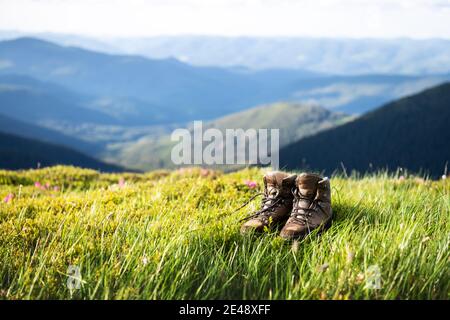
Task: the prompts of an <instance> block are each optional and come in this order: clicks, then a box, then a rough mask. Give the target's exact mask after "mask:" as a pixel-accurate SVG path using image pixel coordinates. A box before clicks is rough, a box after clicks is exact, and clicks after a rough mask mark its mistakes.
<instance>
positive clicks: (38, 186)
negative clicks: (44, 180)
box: [34, 181, 42, 189]
mask: <svg viewBox="0 0 450 320" xmlns="http://www.w3.org/2000/svg"><path fill="white" fill-rule="evenodd" d="M34 186H35V187H36V188H39V189H42V184H41V183H40V182H38V181H36V182H35V183H34Z"/></svg>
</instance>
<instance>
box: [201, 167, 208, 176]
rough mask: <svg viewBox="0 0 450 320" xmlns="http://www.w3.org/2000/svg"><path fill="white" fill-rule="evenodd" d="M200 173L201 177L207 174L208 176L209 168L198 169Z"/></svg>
mask: <svg viewBox="0 0 450 320" xmlns="http://www.w3.org/2000/svg"><path fill="white" fill-rule="evenodd" d="M200 175H201V176H202V177H207V176H209V170H208V169H203V168H202V169H200Z"/></svg>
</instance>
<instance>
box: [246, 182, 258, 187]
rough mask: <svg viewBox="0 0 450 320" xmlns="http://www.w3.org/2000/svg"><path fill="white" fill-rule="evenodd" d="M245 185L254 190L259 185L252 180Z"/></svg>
mask: <svg viewBox="0 0 450 320" xmlns="http://www.w3.org/2000/svg"><path fill="white" fill-rule="evenodd" d="M245 184H246V185H247V187H249V188H250V189H254V188H256V187H257V186H258V183H256V181H252V180H247V181H245Z"/></svg>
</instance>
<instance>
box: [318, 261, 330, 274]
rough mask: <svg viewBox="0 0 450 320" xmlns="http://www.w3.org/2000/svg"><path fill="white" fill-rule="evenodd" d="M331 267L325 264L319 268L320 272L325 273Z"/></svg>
mask: <svg viewBox="0 0 450 320" xmlns="http://www.w3.org/2000/svg"><path fill="white" fill-rule="evenodd" d="M329 266H330V265H329V264H328V263H324V264H323V265H321V266H320V267H319V271H320V272H325V271H326V270H327V269H328V267H329Z"/></svg>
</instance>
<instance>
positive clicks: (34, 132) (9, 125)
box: [0, 114, 102, 154]
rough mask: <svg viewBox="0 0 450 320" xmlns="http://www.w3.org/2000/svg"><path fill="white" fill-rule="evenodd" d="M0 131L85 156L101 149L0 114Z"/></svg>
mask: <svg viewBox="0 0 450 320" xmlns="http://www.w3.org/2000/svg"><path fill="white" fill-rule="evenodd" d="M0 131H2V132H3V133H9V134H12V135H16V136H20V137H23V138H29V139H37V140H40V141H43V142H48V143H52V144H58V145H64V146H68V147H70V148H72V149H74V150H78V151H80V152H83V153H87V154H97V153H99V152H100V151H101V149H102V146H101V145H99V144H95V143H90V142H86V141H84V140H81V139H77V138H75V137H71V136H69V135H65V134H63V133H60V132H58V131H56V130H51V129H47V128H45V127H41V126H37V125H34V124H31V123H26V122H23V121H19V120H16V119H13V118H10V117H7V116H4V115H2V114H0Z"/></svg>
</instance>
